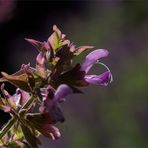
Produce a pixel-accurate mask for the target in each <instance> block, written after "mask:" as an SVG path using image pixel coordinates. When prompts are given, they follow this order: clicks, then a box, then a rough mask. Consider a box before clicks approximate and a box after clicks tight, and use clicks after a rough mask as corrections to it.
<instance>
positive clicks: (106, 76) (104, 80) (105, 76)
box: [85, 71, 112, 86]
mask: <svg viewBox="0 0 148 148" xmlns="http://www.w3.org/2000/svg"><path fill="white" fill-rule="evenodd" d="M85 81H87V82H88V83H90V84H94V85H103V86H107V85H108V84H109V83H110V82H111V81H112V74H111V72H110V71H106V72H104V73H102V74H100V75H86V76H85Z"/></svg>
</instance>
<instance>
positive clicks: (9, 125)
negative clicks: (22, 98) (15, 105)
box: [0, 95, 35, 140]
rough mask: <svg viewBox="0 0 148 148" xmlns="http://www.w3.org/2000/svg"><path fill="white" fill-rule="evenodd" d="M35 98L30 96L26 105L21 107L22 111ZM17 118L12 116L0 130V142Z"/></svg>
mask: <svg viewBox="0 0 148 148" xmlns="http://www.w3.org/2000/svg"><path fill="white" fill-rule="evenodd" d="M34 99H35V96H34V95H32V96H31V98H30V99H29V100H28V101H27V102H26V104H25V105H24V106H23V107H22V109H27V108H28V107H29V106H30V105H31V104H32V102H33V101H34ZM17 119H18V117H17V116H16V115H14V116H13V117H12V118H11V119H10V120H9V121H8V123H7V124H6V125H5V126H4V127H3V128H2V130H1V131H0V140H1V139H2V138H3V136H5V134H6V133H7V132H8V131H9V130H10V129H11V127H12V126H13V125H14V124H15V122H16V121H17Z"/></svg>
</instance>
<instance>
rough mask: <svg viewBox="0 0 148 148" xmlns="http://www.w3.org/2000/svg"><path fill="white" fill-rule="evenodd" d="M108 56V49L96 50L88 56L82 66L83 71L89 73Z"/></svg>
mask: <svg viewBox="0 0 148 148" xmlns="http://www.w3.org/2000/svg"><path fill="white" fill-rule="evenodd" d="M108 54H109V52H108V51H107V50H106V49H97V50H94V51H93V52H91V53H89V54H88V55H87V56H86V58H85V60H84V62H83V64H82V66H81V70H82V71H85V72H86V73H87V72H88V71H89V69H90V68H91V67H92V66H93V64H95V63H96V62H97V61H98V60H99V59H100V58H103V57H106V56H108Z"/></svg>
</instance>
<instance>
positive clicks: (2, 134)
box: [0, 117, 17, 139]
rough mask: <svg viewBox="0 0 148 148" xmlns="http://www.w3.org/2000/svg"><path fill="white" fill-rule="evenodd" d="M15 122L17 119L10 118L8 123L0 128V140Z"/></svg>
mask: <svg viewBox="0 0 148 148" xmlns="http://www.w3.org/2000/svg"><path fill="white" fill-rule="evenodd" d="M16 121H17V117H12V118H11V119H10V120H9V121H8V123H7V124H6V125H5V126H4V127H3V128H2V130H1V131H0V139H2V138H3V136H5V134H6V133H7V132H8V131H9V130H10V128H11V127H12V126H13V125H14V123H15V122H16Z"/></svg>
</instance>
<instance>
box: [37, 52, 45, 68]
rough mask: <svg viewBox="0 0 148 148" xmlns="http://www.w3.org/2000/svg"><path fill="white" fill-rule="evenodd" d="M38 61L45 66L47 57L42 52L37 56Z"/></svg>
mask: <svg viewBox="0 0 148 148" xmlns="http://www.w3.org/2000/svg"><path fill="white" fill-rule="evenodd" d="M36 61H37V63H38V64H40V65H43V64H44V63H45V57H44V54H43V53H42V52H40V53H39V54H38V55H37V58H36Z"/></svg>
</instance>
